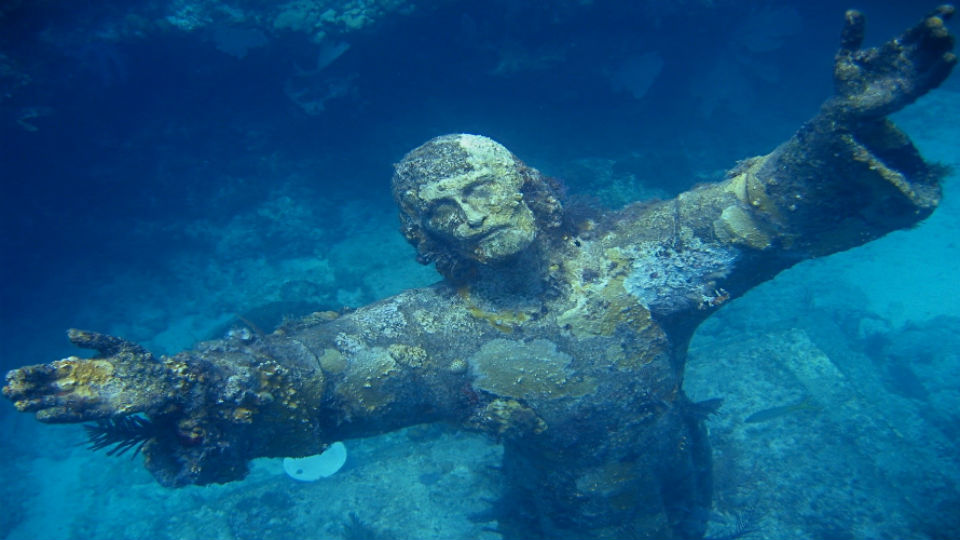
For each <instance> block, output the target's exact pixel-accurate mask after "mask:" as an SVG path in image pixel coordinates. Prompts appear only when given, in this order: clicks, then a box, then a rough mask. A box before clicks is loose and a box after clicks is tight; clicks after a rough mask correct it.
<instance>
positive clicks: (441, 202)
mask: <svg viewBox="0 0 960 540" xmlns="http://www.w3.org/2000/svg"><path fill="white" fill-rule="evenodd" d="M520 183H521V179H520V177H519V176H515V175H506V176H495V175H492V174H490V175H481V176H474V175H461V176H455V177H450V178H441V179H438V180H434V181H431V182H429V183H428V184H425V185H423V186H422V187H421V189H420V190H419V193H418V195H419V196H420V199H421V201H420V202H421V203H422V204H423V206H422V207H423V208H425V211H424V213H423V215H422V216H421V223H422V224H423V227H424V229H425V230H426V231H427V232H428V233H429V234H430V235H432V236H434V237H436V238H437V239H439V240H441V241H443V242H444V243H446V244H449V245H451V246H452V247H453V248H454V249H455V250H456V251H457V252H459V253H460V254H462V255H464V256H466V257H469V258H471V259H474V260H477V261H480V262H493V261H498V260H502V259H505V258H507V257H509V256H511V255H514V254H516V253H518V252H520V251H522V250H523V249H524V248H526V247H527V246H529V245H530V243H531V242H533V239H534V237H535V236H536V222H535V220H534V216H533V212H532V211H531V210H530V207H528V206H527V205H526V203H524V201H523V194H522V193H521V191H520V188H521V184H520Z"/></svg>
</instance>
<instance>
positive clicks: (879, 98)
mask: <svg viewBox="0 0 960 540" xmlns="http://www.w3.org/2000/svg"><path fill="white" fill-rule="evenodd" d="M953 12H954V8H953V6H949V5H945V6H940V7H939V8H937V9H936V10H934V11H933V12H932V13H930V14H929V15H927V16H926V17H925V18H924V19H923V20H922V21H921V22H920V23H919V24H917V25H916V26H914V27H913V28H910V29H909V30H907V31H906V32H904V33H903V34H901V35H900V36H898V37H896V38H894V39H892V40H890V41H888V42H886V43H884V44H883V45H881V46H879V47H874V48H870V49H860V45H861V44H862V43H863V32H864V26H865V24H864V18H863V15H862V14H861V13H860V12H858V11H855V10H850V11H848V12H847V14H846V25H845V26H844V29H843V34H842V37H841V43H840V50H839V51H837V55H836V58H835V61H834V70H833V78H834V86H835V88H836V94H837V97H836V98H835V99H834V100H832V104H833V105H835V106H838V107H839V109H840V110H839V111H838V112H841V114H844V115H845V116H847V115H852V116H854V117H859V118H877V117H881V116H886V115H888V114H890V113H893V112H895V111H898V110H900V109H902V108H903V107H905V106H907V105H909V104H910V103H912V102H913V101H915V100H916V99H917V98H919V97H920V96H922V95H924V94H926V93H927V92H929V91H930V90H932V89H933V88H936V87H937V86H938V85H939V84H940V83H941V82H943V80H944V79H946V78H947V75H949V74H950V70H952V69H953V66H954V65H955V64H956V63H957V57H956V55H955V54H953V52H952V50H953V42H954V38H953V36H952V35H950V32H949V31H948V30H947V28H946V26H945V25H944V21H945V20H947V19H949V18H950V17H951V16H952V15H953Z"/></svg>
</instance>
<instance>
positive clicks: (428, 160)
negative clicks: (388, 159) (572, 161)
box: [393, 134, 562, 273]
mask: <svg viewBox="0 0 960 540" xmlns="http://www.w3.org/2000/svg"><path fill="white" fill-rule="evenodd" d="M393 194H394V197H395V198H396V200H397V204H399V205H400V219H401V222H402V224H403V234H404V236H406V238H407V240H409V241H410V243H412V244H413V245H414V246H415V247H416V248H417V252H418V254H419V259H420V261H421V262H424V263H429V262H432V261H436V262H437V267H438V269H440V270H441V272H444V271H445V269H447V268H450V267H453V266H456V265H457V264H458V263H461V262H468V261H472V262H475V263H480V264H486V265H495V264H498V263H502V262H505V261H508V260H510V259H511V258H512V257H513V256H515V255H517V254H519V253H521V252H523V251H524V250H525V249H527V248H528V247H529V246H530V245H531V244H533V242H534V240H535V239H536V238H537V236H538V235H539V234H541V233H542V232H543V231H544V230H545V229H550V228H556V227H557V226H559V224H560V218H561V212H562V207H561V204H560V201H559V198H558V196H557V193H556V189H555V186H554V185H553V184H552V183H551V182H549V181H548V180H547V179H546V178H544V177H543V176H542V175H541V174H540V173H539V172H538V171H537V170H536V169H533V168H531V167H527V166H526V165H524V164H523V162H521V161H520V160H519V159H517V157H516V156H514V155H513V154H512V153H510V151H509V150H507V149H506V148H504V147H503V145H501V144H499V143H497V142H496V141H493V140H491V139H488V138H487V137H481V136H478V135H464V134H458V135H444V136H442V137H437V138H435V139H432V140H430V141H428V142H426V143H425V144H423V145H422V146H420V147H419V148H417V149H415V150H413V151H412V152H410V153H409V154H407V155H406V156H405V157H404V158H403V160H402V161H401V162H400V163H398V164H397V165H396V173H395V174H394V176H393ZM445 273H446V272H445Z"/></svg>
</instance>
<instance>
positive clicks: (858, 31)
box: [840, 9, 866, 54]
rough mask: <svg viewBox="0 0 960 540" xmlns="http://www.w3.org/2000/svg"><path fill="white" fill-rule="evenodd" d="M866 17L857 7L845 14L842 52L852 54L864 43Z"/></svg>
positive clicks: (841, 44) (841, 41)
mask: <svg viewBox="0 0 960 540" xmlns="http://www.w3.org/2000/svg"><path fill="white" fill-rule="evenodd" d="M865 28H866V19H865V18H864V16H863V13H860V12H859V11H857V10H855V9H851V10H848V11H847V12H846V13H845V14H844V25H843V31H842V32H841V33H840V53H846V54H852V53H853V52H854V51H856V50H857V49H859V48H860V45H862V44H863V33H864V30H865Z"/></svg>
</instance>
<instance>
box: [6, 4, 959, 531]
mask: <svg viewBox="0 0 960 540" xmlns="http://www.w3.org/2000/svg"><path fill="white" fill-rule="evenodd" d="M952 13H953V9H952V8H948V7H943V8H939V9H938V10H936V11H935V12H934V13H933V14H931V15H929V16H928V17H926V18H925V19H924V20H923V21H922V22H921V23H920V24H919V25H917V26H916V27H914V28H912V29H910V30H908V31H907V32H905V33H904V34H903V35H902V36H900V37H898V38H896V39H894V40H891V41H890V42H888V43H886V44H885V45H883V46H881V47H879V48H876V49H868V50H860V49H859V48H858V47H859V45H860V42H861V40H862V34H863V20H862V17H861V16H860V15H859V14H857V13H855V12H850V13H848V14H847V23H846V27H845V29H844V31H843V37H842V45H841V49H840V52H839V53H838V54H837V57H836V68H835V79H836V87H837V94H836V95H835V96H834V97H832V98H830V99H828V100H827V101H826V102H825V104H824V105H823V107H822V108H821V110H820V111H819V113H818V114H817V115H816V116H815V117H814V118H813V119H812V120H810V121H809V122H807V123H806V124H804V125H803V126H802V127H801V128H800V130H799V131H798V132H797V133H796V135H794V136H793V137H792V138H791V139H790V140H789V141H787V142H786V143H784V144H782V145H781V146H780V147H778V148H777V149H775V150H774V151H773V152H772V153H770V154H768V155H766V156H762V157H757V158H752V159H748V160H745V161H743V162H742V163H741V164H740V165H738V166H737V167H736V168H734V169H733V170H732V171H730V172H729V173H728V175H727V178H726V179H724V180H723V181H721V182H719V183H715V184H709V185H704V186H700V187H697V188H694V189H692V190H690V191H688V192H686V193H683V194H681V195H679V196H678V197H676V198H675V199H673V200H670V201H661V202H655V203H649V204H635V205H631V206H628V207H626V208H625V209H623V210H621V211H617V212H610V213H607V214H605V215H604V216H603V217H601V218H599V219H596V220H592V221H589V222H587V221H583V222H575V220H573V219H572V218H571V216H570V215H569V214H568V213H567V212H565V208H564V201H563V197H562V196H561V193H562V190H560V189H559V186H558V185H557V183H556V182H555V181H553V180H550V179H548V178H545V177H544V176H542V175H541V174H540V173H539V172H538V171H537V170H536V169H533V168H531V167H528V166H527V165H525V164H524V163H523V162H521V161H520V160H519V159H518V158H517V157H516V156H514V155H513V154H512V153H510V152H509V151H508V150H507V149H506V148H504V147H503V146H502V145H500V144H498V143H496V142H494V141H492V140H490V139H488V138H486V137H481V136H477V135H465V134H458V135H445V136H442V137H437V138H435V139H432V140H430V141H428V142H427V143H425V144H423V145H422V146H420V147H419V148H417V149H415V150H413V151H411V152H410V153H409V154H407V155H406V156H405V157H404V158H403V160H402V161H401V162H400V163H398V164H397V166H396V173H395V175H394V178H393V192H394V196H395V199H396V201H397V203H398V205H399V207H400V215H401V223H402V227H401V230H402V233H403V234H404V236H405V237H406V238H407V239H408V240H409V241H410V242H411V244H413V245H414V247H415V248H416V249H417V253H418V257H419V259H420V260H421V262H424V263H435V264H436V265H437V269H438V270H439V271H440V272H441V274H443V276H444V280H443V281H442V282H440V283H438V284H436V285H434V286H432V287H428V288H423V289H412V290H409V291H406V292H403V293H401V294H399V295H397V296H394V297H392V298H388V299H385V300H382V301H380V302H377V303H374V304H371V305H368V306H365V307H362V308H359V309H357V310H355V311H351V312H347V313H343V314H322V313H318V314H314V315H312V316H310V317H307V318H306V319H304V320H301V321H298V322H294V323H289V324H287V325H285V326H283V327H281V328H280V329H278V330H276V331H274V332H273V333H271V334H269V335H264V334H262V333H260V332H254V331H252V329H248V330H238V331H234V332H232V333H231V335H229V336H227V337H226V338H224V339H221V340H216V341H210V342H205V343H201V344H199V345H198V346H197V347H196V348H195V349H193V350H190V351H185V352H182V353H180V354H177V355H174V356H172V357H162V358H155V357H154V356H152V355H151V354H150V353H148V352H147V351H145V350H144V349H142V348H141V347H139V346H137V345H135V344H132V343H129V342H126V341H124V340H121V339H118V338H112V337H109V336H103V335H99V334H93V333H88V332H77V331H72V332H71V334H70V337H71V339H72V340H73V341H74V342H75V343H77V344H78V345H80V346H84V347H88V348H92V349H95V350H97V351H98V355H97V356H95V357H94V358H89V359H80V358H77V357H70V358H66V359H63V360H60V361H57V362H53V363H50V364H46V365H40V366H30V367H25V368H20V369H16V370H13V371H11V372H10V373H9V374H8V375H7V385H6V386H5V387H4V389H3V392H4V394H5V395H6V396H7V397H8V398H10V399H11V400H13V401H14V403H15V405H16V407H17V408H18V409H20V410H22V411H29V412H35V413H36V415H37V417H38V419H40V420H43V421H47V422H82V421H88V420H99V421H101V424H100V426H99V428H98V429H99V431H98V432H97V433H98V439H97V442H98V444H109V443H110V442H114V443H117V444H120V445H121V447H122V448H125V447H130V446H132V445H136V444H141V443H142V445H143V446H142V450H143V453H144V455H145V464H146V466H147V468H149V469H150V471H151V472H152V473H153V474H154V476H155V477H156V478H157V479H158V480H159V481H160V482H162V483H163V484H165V485H168V486H182V485H186V484H190V483H195V484H206V483H211V482H227V481H230V480H234V479H238V478H241V477H242V476H243V475H244V474H245V472H246V462H247V461H248V460H249V459H252V458H255V457H260V456H302V455H308V454H313V453H316V452H318V451H320V450H322V449H323V448H324V447H325V445H326V444H329V443H330V442H333V441H336V440H339V439H342V438H347V437H357V436H365V435H371V434H375V433H382V432H387V431H390V430H394V429H398V428H400V427H403V426H407V425H411V424H415V423H421V422H433V421H445V422H449V423H451V424H453V425H456V426H459V427H461V428H463V429H469V430H474V431H480V432H484V433H488V434H490V435H491V436H494V437H496V438H497V439H498V440H501V441H502V442H503V444H504V458H503V466H502V471H503V473H504V475H505V476H506V482H505V487H504V493H503V500H502V501H501V504H499V505H498V506H497V519H498V526H499V529H500V531H501V532H503V534H504V535H505V536H507V537H511V538H514V537H516V538H578V539H582V538H697V537H700V536H703V534H704V531H705V528H706V519H707V516H708V515H709V507H710V499H711V477H710V476H711V469H710V448H709V444H708V442H707V438H706V432H705V429H704V427H703V419H704V417H705V416H706V415H707V414H708V413H709V412H710V411H711V404H693V403H690V402H689V401H688V400H687V398H686V397H685V396H684V394H683V391H682V389H681V381H682V380H683V366H684V359H685V355H686V348H687V342H688V340H689V338H690V336H691V335H692V333H693V330H694V329H695V328H696V326H697V325H698V324H699V323H700V322H701V321H702V320H703V319H704V318H705V317H706V316H707V315H708V314H710V313H712V312H713V311H714V310H715V309H716V308H717V307H719V306H720V305H722V304H723V303H724V302H726V301H727V300H728V299H730V298H732V297H735V296H737V295H740V294H742V293H743V292H745V291H746V290H747V289H749V288H750V287H752V286H754V285H756V284H758V283H760V282H761V281H763V280H765V279H769V278H770V277H772V276H773V275H775V274H776V273H777V272H779V271H781V270H783V269H785V268H787V267H789V266H791V265H793V264H795V263H796V262H798V261H801V260H803V259H806V258H810V257H815V256H821V255H826V254H829V253H833V252H836V251H839V250H843V249H847V248H850V247H853V246H856V245H860V244H863V243H865V242H868V241H870V240H872V239H874V238H877V237H879V236H882V235H884V234H886V233H888V232H890V231H892V230H895V229H898V228H903V227H909V226H911V225H913V224H915V223H917V222H918V221H919V220H921V219H923V218H924V217H925V216H927V215H929V214H930V212H932V211H933V210H934V208H935V207H936V205H937V203H938V202H939V199H940V188H939V184H938V181H939V179H940V176H941V174H942V171H941V170H940V169H939V168H937V167H935V166H931V165H930V164H928V163H926V162H924V160H923V159H922V158H921V157H920V155H919V153H918V152H917V150H916V149H915V148H914V147H913V145H912V144H911V143H910V141H909V139H908V138H907V137H906V135H904V134H903V133H901V132H900V131H899V130H897V128H896V127H894V126H893V124H892V123H891V122H889V121H888V120H887V119H886V118H885V115H887V114H890V113H891V112H894V111H896V110H899V109H900V108H902V107H904V106H906V105H907V104H909V103H911V102H912V101H914V100H916V99H917V98H918V97H920V96H922V95H923V94H924V93H926V92H927V91H929V90H930V89H932V88H934V87H935V86H936V85H938V84H939V83H940V82H941V81H943V79H944V78H945V77H946V76H947V75H948V74H949V72H950V70H951V68H952V67H953V66H954V64H955V63H956V58H955V57H954V55H953V53H952V52H951V49H952V46H953V38H952V36H950V34H949V33H948V32H947V31H946V29H945V28H944V24H943V23H944V20H945V19H946V18H948V17H949V16H950V15H951V14H952ZM135 413H139V414H141V415H144V417H145V418H146V419H147V420H138V421H130V422H126V421H123V420H119V419H121V418H125V417H127V416H128V415H131V414H135ZM111 419H113V420H111Z"/></svg>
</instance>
